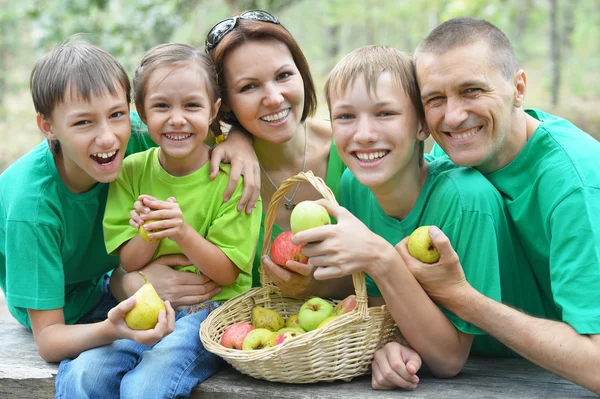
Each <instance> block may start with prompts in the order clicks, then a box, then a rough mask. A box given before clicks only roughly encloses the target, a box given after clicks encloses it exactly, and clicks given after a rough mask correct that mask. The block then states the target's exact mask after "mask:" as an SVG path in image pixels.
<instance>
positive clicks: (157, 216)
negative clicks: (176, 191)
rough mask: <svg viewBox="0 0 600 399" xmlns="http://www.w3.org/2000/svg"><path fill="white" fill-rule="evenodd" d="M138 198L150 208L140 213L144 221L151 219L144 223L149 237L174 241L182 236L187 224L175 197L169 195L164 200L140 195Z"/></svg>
mask: <svg viewBox="0 0 600 399" xmlns="http://www.w3.org/2000/svg"><path fill="white" fill-rule="evenodd" d="M142 197H143V198H142ZM140 199H141V201H142V204H143V205H144V206H146V207H148V208H150V209H151V211H150V212H148V213H145V214H143V215H141V218H142V219H143V220H144V221H146V220H153V222H152V223H147V224H145V225H144V229H145V230H147V231H148V237H149V238H157V239H161V238H169V239H171V240H173V241H175V242H177V241H178V240H180V239H181V238H183V236H184V235H185V233H186V231H187V229H188V228H189V225H188V224H187V223H186V222H185V220H184V219H183V212H182V211H181V208H180V207H179V204H178V203H177V200H176V199H175V197H169V198H168V199H167V200H166V201H161V200H158V199H156V198H154V197H150V196H140ZM151 231H152V233H150V232H151Z"/></svg>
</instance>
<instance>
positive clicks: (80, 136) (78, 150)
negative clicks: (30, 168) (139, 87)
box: [38, 86, 131, 193]
mask: <svg viewBox="0 0 600 399" xmlns="http://www.w3.org/2000/svg"><path fill="white" fill-rule="evenodd" d="M38 126H39V128H40V130H41V131H42V133H43V134H44V136H46V138H48V139H49V140H50V141H54V140H58V141H59V142H60V151H59V153H58V154H57V155H56V163H57V167H58V169H59V173H60V174H61V177H62V178H63V181H64V182H65V184H66V185H67V186H68V187H69V188H70V189H71V190H72V191H73V192H76V193H81V192H85V191H88V190H90V189H91V188H92V187H93V186H94V185H95V184H96V183H97V182H103V183H108V182H111V181H113V180H115V179H116V178H117V176H118V175H119V172H120V171H121V165H122V162H123V157H124V155H125V149H126V148H127V142H128V141H129V135H130V131H131V122H130V120H129V104H128V102H127V96H126V93H125V90H124V89H123V88H121V87H120V86H117V87H116V94H115V95H112V94H110V93H108V92H105V93H103V94H101V95H96V94H92V95H91V96H90V99H89V101H88V100H85V99H83V98H82V97H81V96H80V95H79V94H78V93H77V90H76V89H74V90H68V91H67V94H66V95H65V98H64V99H63V101H62V102H61V103H59V104H57V105H56V106H55V108H54V110H53V111H52V115H51V117H50V118H45V117H43V116H39V117H38Z"/></svg>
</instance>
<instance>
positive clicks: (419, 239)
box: [407, 226, 440, 263]
mask: <svg viewBox="0 0 600 399" xmlns="http://www.w3.org/2000/svg"><path fill="white" fill-rule="evenodd" d="M407 245H408V253H409V254H411V255H412V257H413V258H417V259H419V260H420V261H421V262H423V263H435V262H437V261H438V260H440V253H439V251H438V249H437V248H436V247H435V245H433V241H432V240H431V237H430V236H429V226H421V227H419V228H417V229H415V231H413V232H412V234H411V235H410V237H408V243H407Z"/></svg>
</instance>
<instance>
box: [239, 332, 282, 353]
mask: <svg viewBox="0 0 600 399" xmlns="http://www.w3.org/2000/svg"><path fill="white" fill-rule="evenodd" d="M276 338H277V336H276V335H275V333H274V332H273V331H270V330H267V329H266V328H255V329H254V330H252V331H250V332H249V333H248V335H246V338H244V342H243V343H242V350H245V351H252V350H257V349H265V348H270V347H272V346H275V339H276Z"/></svg>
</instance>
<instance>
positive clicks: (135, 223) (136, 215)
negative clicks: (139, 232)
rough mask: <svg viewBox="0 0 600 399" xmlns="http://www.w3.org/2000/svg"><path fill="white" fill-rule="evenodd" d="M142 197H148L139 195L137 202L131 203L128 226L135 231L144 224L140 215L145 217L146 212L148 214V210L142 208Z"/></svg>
mask: <svg viewBox="0 0 600 399" xmlns="http://www.w3.org/2000/svg"><path fill="white" fill-rule="evenodd" d="M144 197H148V196H146V195H140V196H139V197H138V200H137V201H135V202H134V203H133V210H132V211H131V212H130V213H129V214H130V215H131V219H129V224H130V225H131V227H133V228H135V229H139V227H140V226H141V225H143V224H144V219H143V218H142V215H145V214H147V213H148V212H150V208H148V207H147V206H144V204H143V203H142V200H141V199H140V198H142V199H143V198H144Z"/></svg>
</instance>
